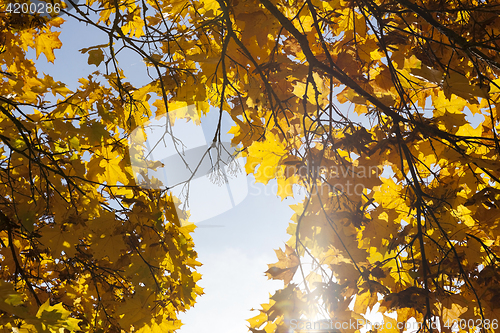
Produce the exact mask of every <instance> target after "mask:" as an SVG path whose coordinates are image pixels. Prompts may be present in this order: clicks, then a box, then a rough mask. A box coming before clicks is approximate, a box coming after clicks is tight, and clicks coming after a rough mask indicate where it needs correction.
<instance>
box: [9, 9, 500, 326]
mask: <svg viewBox="0 0 500 333" xmlns="http://www.w3.org/2000/svg"><path fill="white" fill-rule="evenodd" d="M38 2H40V1H38ZM56 2H57V1H56ZM67 2H68V3H71V4H72V7H74V8H72V9H71V10H68V11H67V13H66V15H65V16H64V18H63V17H62V16H60V15H58V13H55V12H54V13H52V14H51V15H48V16H47V15H45V16H44V15H40V14H34V13H29V12H22V11H21V12H20V13H15V12H12V11H11V12H8V8H13V7H12V4H14V2H11V1H7V0H3V1H2V11H3V13H2V14H1V15H0V20H1V23H0V29H1V30H0V43H1V45H2V49H1V52H2V53H1V54H0V64H1V72H0V75H1V76H2V81H0V91H1V92H0V111H1V115H0V122H1V123H0V129H1V132H0V140H1V145H0V149H1V152H2V155H1V157H0V162H1V166H0V180H1V181H0V191H1V192H2V199H1V200H2V202H1V203H0V260H1V261H0V267H1V273H0V274H1V279H0V290H1V292H0V328H3V329H4V330H6V331H10V330H12V328H14V327H17V328H18V331H24V332H29V331H37V332H43V331H46V332H49V331H51V332H55V331H57V330H60V329H65V330H69V331H79V330H81V331H89V332H115V331H116V332H120V331H125V332H139V331H141V332H149V331H165V332H170V331H174V330H176V329H178V328H179V327H180V322H179V321H178V320H177V314H178V313H179V312H181V311H185V310H187V309H189V308H190V307H191V306H192V305H193V304H194V301H195V298H196V296H198V295H201V294H202V290H201V288H200V287H198V286H197V285H196V282H197V281H198V280H199V278H200V274H198V273H197V272H196V267H198V266H199V265H200V263H199V262H197V261H196V252H195V251H194V244H193V241H192V238H191V236H190V233H191V232H193V230H194V226H192V225H189V224H187V223H184V222H183V221H185V220H186V219H188V215H184V214H179V212H180V210H179V209H178V207H179V205H180V204H181V202H180V200H179V199H178V198H175V197H173V196H172V195H170V193H169V191H168V189H167V188H163V189H162V187H161V186H160V185H161V184H160V183H159V182H160V180H158V179H156V178H152V177H149V176H148V169H156V168H158V167H159V166H160V165H161V161H155V160H153V159H149V158H148V156H147V154H146V153H145V148H144V147H142V146H141V145H135V146H133V147H131V145H130V142H131V140H132V141H134V137H133V136H134V135H135V134H133V133H142V134H141V135H142V138H144V137H145V136H146V131H145V130H142V129H143V128H144V126H145V124H147V122H148V120H149V119H150V118H151V117H164V118H165V119H166V122H167V125H168V126H166V127H165V133H166V134H167V135H168V134H169V130H170V128H171V125H172V124H173V123H174V122H175V120H176V119H180V118H184V119H190V120H192V121H193V122H199V121H200V119H201V118H200V117H201V115H203V114H206V113H208V112H215V113H218V115H219V119H222V117H223V116H224V115H227V116H229V117H231V119H232V120H233V121H234V123H235V125H234V127H233V128H232V129H231V131H230V133H231V134H232V135H233V139H232V144H233V145H234V146H235V147H239V148H238V154H237V156H235V158H244V159H245V171H246V173H248V174H254V176H255V179H256V181H258V182H261V183H264V184H267V183H268V182H269V181H270V180H272V179H275V180H276V181H277V183H278V191H277V195H279V196H281V198H286V197H288V196H291V195H293V189H294V188H303V189H305V190H306V191H307V193H308V195H307V197H306V199H305V200H304V202H303V203H301V204H299V205H296V206H294V211H295V215H294V216H293V217H292V218H291V223H290V225H289V227H288V229H287V232H288V233H289V234H290V240H289V241H288V242H287V244H286V246H285V248H284V249H278V250H276V254H277V260H278V261H277V262H276V263H274V264H270V265H269V269H268V270H267V272H266V274H267V276H268V277H269V278H271V279H278V280H283V283H284V284H283V288H282V289H281V290H278V291H277V292H276V293H275V294H274V295H271V297H270V299H269V303H266V304H262V305H261V308H260V309H259V313H258V315H256V316H255V317H253V318H250V319H249V320H248V323H249V327H250V330H251V331H252V332H254V333H258V332H266V333H271V332H288V330H289V329H290V328H291V325H292V324H293V323H294V320H295V322H296V321H297V320H317V319H318V318H319V319H324V320H331V321H334V322H340V323H344V322H350V321H353V320H354V321H355V320H358V319H360V320H361V319H363V318H365V315H366V313H367V310H371V309H375V310H376V311H378V312H380V313H381V314H382V315H383V320H384V323H385V325H384V326H383V327H381V328H379V329H378V331H379V332H400V330H399V328H398V323H403V324H404V323H407V322H408V321H409V320H412V318H413V319H415V320H416V321H417V322H419V323H422V327H421V330H420V332H432V331H434V332H435V331H437V330H438V329H437V327H439V330H441V331H442V332H451V331H452V329H453V326H452V324H453V323H454V322H455V323H458V324H459V325H458V327H457V326H455V328H458V329H459V330H460V331H461V332H476V331H477V330H480V331H481V332H495V331H496V329H497V328H498V318H500V310H499V309H500V307H499V305H498V304H499V300H500V287H499V282H500V268H499V256H500V234H499V230H498V226H499V222H500V179H499V178H500V156H499V154H500V142H499V138H498V133H497V132H498V130H499V128H500V127H499V121H500V118H499V115H498V113H497V107H499V106H500V79H499V73H500V56H499V54H500V52H499V51H500V44H499V43H500V42H499V38H500V3H499V2H498V1H496V0H491V1H475V0H465V1H463V0H462V1H455V0H450V1H447V2H445V1H425V2H424V1H416V0H399V1H393V0H356V1H354V0H335V1H321V0H305V1H304V0H300V1H292V0H286V1H285V0H259V1H253V0H249V1H238V0H217V1H210V0H207V1H197V0H191V1H187V0H178V1H162V0H141V1H138V0H137V1H133V0H130V1H120V0H87V1H86V2H83V1H81V2H80V3H74V2H71V0H67ZM47 3H48V2H47ZM9 6H10V7H9ZM65 7H66V6H65V4H64V3H61V8H63V9H62V12H64V11H65V9H64V8H65ZM21 8H22V7H21ZM64 20H78V21H80V22H81V24H82V29H83V28H90V27H91V26H92V27H93V28H95V29H94V30H96V29H97V31H99V32H100V33H101V34H102V35H103V36H105V37H106V38H107V40H108V42H107V44H100V45H89V46H88V48H85V49H83V50H81V52H82V53H85V54H88V64H75V65H78V66H80V65H82V66H84V65H85V66H87V65H88V66H97V70H96V71H95V72H94V73H93V74H92V75H90V76H88V77H82V78H81V79H80V80H79V84H80V86H79V87H78V88H77V89H76V90H70V89H69V88H67V86H66V85H65V83H62V82H56V81H54V79H53V78H52V77H51V76H50V73H49V74H41V73H39V72H38V71H37V68H36V65H35V63H34V61H33V60H32V59H29V56H28V53H29V52H28V51H29V50H30V49H34V50H35V53H36V57H37V58H39V57H41V55H42V53H43V55H44V56H45V58H46V60H47V61H49V62H54V60H55V58H56V57H57V56H58V52H64V51H63V50H64V45H62V43H61V42H60V40H59V38H58V35H59V33H60V29H64ZM58 49H61V51H58ZM124 50H128V51H133V52H135V53H137V54H138V55H139V56H140V57H141V58H142V59H143V61H144V63H145V67H144V70H145V71H147V73H148V75H149V77H150V79H151V80H150V82H149V83H148V84H146V85H143V86H137V85H136V84H135V83H134V82H129V80H128V79H127V73H126V71H124V70H123V69H122V68H121V67H120V63H119V62H118V58H119V57H120V53H121V52H124ZM40 59H41V58H40ZM40 59H39V60H40ZM189 106H194V110H196V112H186V111H185V110H188V107H189ZM183 110H184V111H183ZM138 129H139V131H137V130H138ZM220 138H221V127H220V126H219V127H217V129H216V130H215V131H214V133H213V144H212V146H211V147H212V148H217V147H219V148H218V149H219V150H222V149H224V148H223V146H222V142H221V139H220ZM139 141H140V140H139ZM133 165H140V166H141V168H142V169H141V170H139V173H140V175H141V176H140V177H138V176H137V174H136V170H134V169H133V168H132V166H133ZM152 183H153V184H157V185H158V186H145V185H144V184H152ZM256 306H257V305H256ZM464 322H465V323H466V324H465V325H464V324H463V323H464ZM389 323H390V325H389ZM436 323H438V324H436ZM460 325H461V326H460ZM340 331H342V332H359V327H355V328H352V327H351V326H349V327H347V328H345V327H343V326H342V327H341V329H340Z"/></svg>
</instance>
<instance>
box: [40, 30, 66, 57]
mask: <svg viewBox="0 0 500 333" xmlns="http://www.w3.org/2000/svg"><path fill="white" fill-rule="evenodd" d="M59 34H60V32H53V31H48V30H44V32H43V33H41V34H40V35H38V36H37V37H36V38H35V49H36V58H37V59H38V56H39V55H40V53H43V54H45V57H46V58H47V61H49V62H52V63H53V62H54V59H55V56H54V50H55V49H60V48H61V46H62V43H61V41H60V40H59Z"/></svg>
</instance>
